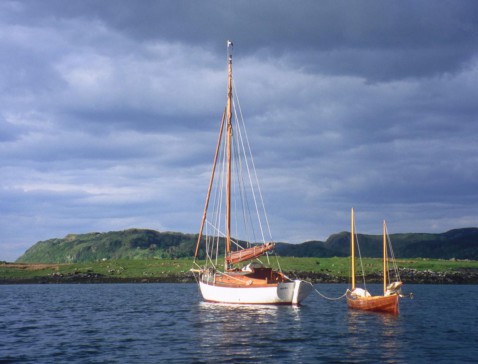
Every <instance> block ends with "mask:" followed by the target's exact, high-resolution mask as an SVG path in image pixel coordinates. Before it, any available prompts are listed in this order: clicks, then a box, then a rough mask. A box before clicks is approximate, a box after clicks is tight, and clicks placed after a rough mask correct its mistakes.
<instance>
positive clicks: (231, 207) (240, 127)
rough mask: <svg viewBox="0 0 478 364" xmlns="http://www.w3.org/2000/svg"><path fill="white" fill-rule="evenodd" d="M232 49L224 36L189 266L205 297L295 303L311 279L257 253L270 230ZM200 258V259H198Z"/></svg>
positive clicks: (267, 243)
mask: <svg viewBox="0 0 478 364" xmlns="http://www.w3.org/2000/svg"><path fill="white" fill-rule="evenodd" d="M232 50H233V45H232V42H230V41H228V42H227V59H228V82H227V103H226V109H225V111H224V114H223V117H222V121H221V126H220V130H219V138H218V142H217V147H216V153H215V156H214V162H213V168H212V172H211V177H210V182H209V188H208V192H207V197H206V203H205V207H204V213H203V217H202V220H201V226H200V230H199V236H198V240H197V246H196V251H195V256H194V266H193V268H192V269H191V271H192V272H193V273H194V275H195V277H196V280H197V282H198V283H199V287H200V290H201V293H202V296H203V298H204V300H206V301H210V302H223V303H237V304H289V305H298V304H300V303H301V302H302V300H304V299H305V298H306V297H307V296H308V295H309V293H310V292H311V290H312V285H311V284H310V283H307V282H303V281H301V280H292V279H290V278H288V277H287V276H286V275H285V274H283V273H282V272H281V271H280V268H279V270H274V269H272V268H271V267H269V266H266V265H265V264H264V263H263V262H261V261H260V259H259V258H260V257H263V258H265V259H264V260H267V261H269V253H270V252H271V251H272V250H273V248H274V243H273V242H272V237H270V238H268V239H267V240H266V239H265V237H264V235H265V234H264V230H267V232H268V233H269V235H271V234H270V229H269V225H268V221H267V217H266V215H265V208H264V204H263V199H262V194H261V191H260V188H259V185H258V180H257V175H256V172H255V166H254V163H253V161H252V154H251V149H250V146H249V140H248V138H247V135H246V132H245V125H244V120H243V119H242V113H241V111H240V105H239V103H238V102H237V101H236V100H237V96H236V95H235V93H234V98H233V89H234V85H233V78H232ZM224 127H225V128H224ZM224 129H225V133H224ZM210 205H211V206H210ZM210 207H211V208H210ZM209 210H212V212H211V211H209ZM233 213H234V218H232V215H233ZM233 223H234V226H233ZM233 235H234V236H235V237H237V238H239V237H240V238H241V240H236V239H234V238H233V237H232V236H233ZM257 241H262V242H261V243H256V242H257ZM251 242H252V243H251ZM199 258H201V260H202V259H203V258H204V262H203V263H201V264H199ZM245 263H248V264H247V265H245V266H241V264H245ZM277 265H278V261H277Z"/></svg>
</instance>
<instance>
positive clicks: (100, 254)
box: [17, 229, 197, 263]
mask: <svg viewBox="0 0 478 364" xmlns="http://www.w3.org/2000/svg"><path fill="white" fill-rule="evenodd" d="M196 241H197V234H196V235H193V234H182V233H175V232H158V231H155V230H146V229H129V230H124V231H111V232H107V233H88V234H69V235H67V236H65V237H64V238H63V239H49V240H45V241H39V242H38V243H36V244H35V245H33V246H32V247H31V248H30V249H28V250H27V251H26V252H25V254H23V255H22V256H21V257H20V258H18V259H17V262H18V263H40V262H41V263H72V262H75V263H78V262H88V261H96V260H102V259H108V260H110V259H148V258H181V257H190V256H193V255H194V248H195V246H196Z"/></svg>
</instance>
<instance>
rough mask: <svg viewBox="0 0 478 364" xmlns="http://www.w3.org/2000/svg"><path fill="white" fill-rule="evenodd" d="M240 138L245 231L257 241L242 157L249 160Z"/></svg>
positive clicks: (239, 181)
mask: <svg viewBox="0 0 478 364" xmlns="http://www.w3.org/2000/svg"><path fill="white" fill-rule="evenodd" d="M236 116H237V114H236ZM236 122H237V120H236ZM238 129H239V131H238V136H239V138H241V131H240V128H238ZM239 138H236V148H237V155H238V167H237V169H238V173H237V184H238V185H239V186H240V188H239V191H240V195H241V201H242V215H243V223H244V228H245V233H246V234H247V236H248V241H257V238H256V229H255V228H254V221H253V219H252V213H251V207H250V204H249V198H248V194H247V192H246V182H245V179H244V167H243V163H242V159H243V158H242V157H244V159H246V160H247V156H246V155H245V151H244V149H241V148H240V146H241V145H240V144H239ZM240 150H242V152H243V153H242V154H241V153H240V152H239V151H240ZM251 187H253V186H251ZM249 227H250V231H249Z"/></svg>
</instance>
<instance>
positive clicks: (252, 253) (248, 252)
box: [226, 243, 274, 264]
mask: <svg viewBox="0 0 478 364" xmlns="http://www.w3.org/2000/svg"><path fill="white" fill-rule="evenodd" d="M272 249H274V243H266V244H262V245H259V246H254V247H252V248H248V249H242V250H238V251H235V252H231V253H230V254H229V255H228V256H227V257H226V261H227V262H228V263H230V264H236V263H240V262H244V261H246V260H251V259H254V258H257V257H260V256H261V255H262V254H264V253H265V252H268V251H269V250H272Z"/></svg>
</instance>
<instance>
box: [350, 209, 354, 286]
mask: <svg viewBox="0 0 478 364" xmlns="http://www.w3.org/2000/svg"><path fill="white" fill-rule="evenodd" d="M350 215H351V216H350V255H351V256H352V291H353V290H354V289H355V221H354V209H353V208H352V210H351V213H350Z"/></svg>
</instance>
